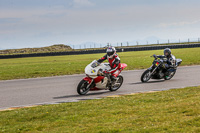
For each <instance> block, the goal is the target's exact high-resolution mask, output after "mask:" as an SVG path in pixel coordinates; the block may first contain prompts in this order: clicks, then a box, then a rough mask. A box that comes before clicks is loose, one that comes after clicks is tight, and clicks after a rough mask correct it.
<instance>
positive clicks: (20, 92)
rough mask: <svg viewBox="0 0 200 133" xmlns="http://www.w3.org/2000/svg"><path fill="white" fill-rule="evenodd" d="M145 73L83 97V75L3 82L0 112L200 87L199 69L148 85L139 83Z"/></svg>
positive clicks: (181, 69) (187, 69)
mask: <svg viewBox="0 0 200 133" xmlns="http://www.w3.org/2000/svg"><path fill="white" fill-rule="evenodd" d="M143 71H144V70H133V71H123V72H122V75H123V77H124V83H123V85H122V87H121V88H120V89H119V90H118V91H116V92H110V91H108V90H103V91H93V92H90V93H88V94H87V95H85V96H80V95H78V94H77V92H76V87H77V85H78V83H79V82H80V80H81V79H82V78H83V77H84V76H85V75H84V74H80V75H66V76H56V77H46V78H35V79H19V80H7V81H0V110H2V109H7V108H11V107H23V106H31V105H43V104H57V103H63V102H76V101H80V100H87V99H98V98H102V97H106V96H111V95H121V94H130V93H137V92H148V91H162V90H168V89H174V88H183V87H189V86H199V85H200V66H185V67H179V68H178V70H177V73H176V75H175V76H174V78H173V79H171V80H169V81H164V80H150V82H148V83H141V81H140V76H141V74H142V73H143Z"/></svg>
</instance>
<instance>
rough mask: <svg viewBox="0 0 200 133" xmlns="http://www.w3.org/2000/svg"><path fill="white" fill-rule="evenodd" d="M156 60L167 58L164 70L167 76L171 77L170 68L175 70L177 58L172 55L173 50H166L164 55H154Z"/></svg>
mask: <svg viewBox="0 0 200 133" xmlns="http://www.w3.org/2000/svg"><path fill="white" fill-rule="evenodd" d="M153 57H154V58H166V59H167V60H166V63H165V64H164V66H163V67H164V69H165V70H166V72H165V75H166V76H169V74H170V68H172V70H173V68H175V66H176V57H175V56H174V55H172V52H171V49H169V48H165V49H164V55H155V54H154V55H153Z"/></svg>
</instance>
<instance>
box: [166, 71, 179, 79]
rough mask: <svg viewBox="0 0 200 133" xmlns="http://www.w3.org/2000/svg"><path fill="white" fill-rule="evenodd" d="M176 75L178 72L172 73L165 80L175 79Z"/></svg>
mask: <svg viewBox="0 0 200 133" xmlns="http://www.w3.org/2000/svg"><path fill="white" fill-rule="evenodd" d="M175 73H176V71H174V72H171V73H170V75H169V76H165V77H164V79H165V80H170V79H171V78H173V77H174V75H175Z"/></svg>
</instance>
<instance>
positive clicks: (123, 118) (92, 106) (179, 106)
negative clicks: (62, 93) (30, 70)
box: [0, 87, 200, 133]
mask: <svg viewBox="0 0 200 133" xmlns="http://www.w3.org/2000/svg"><path fill="white" fill-rule="evenodd" d="M0 119H1V121H0V132H10V133H12V132H13V133H16V132H39V131H42V132H52V133H54V132H69V133H72V132H85V133H88V132H99V133H103V132H109V133H110V132H131V133H132V132H145V133H147V132H159V133H161V132H200V87H188V88H184V89H173V90H168V91H162V92H155V93H146V94H145V93H144V94H136V95H132V96H121V97H117V98H104V99H100V100H88V101H80V102H77V103H63V104H58V105H45V106H38V107H33V108H23V109H17V110H12V111H3V112H0Z"/></svg>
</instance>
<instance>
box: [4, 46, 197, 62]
mask: <svg viewBox="0 0 200 133" xmlns="http://www.w3.org/2000/svg"><path fill="white" fill-rule="evenodd" d="M195 47H200V44H178V45H159V46H145V47H129V48H117V51H118V52H128V51H146V50H159V49H164V48H171V49H179V48H195ZM94 53H105V49H99V50H82V51H66V52H51V53H34V54H17V55H0V59H8V58H23V57H39V56H58V55H78V54H94Z"/></svg>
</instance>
